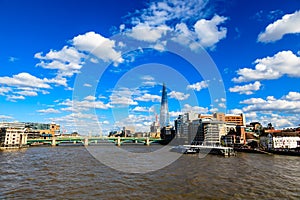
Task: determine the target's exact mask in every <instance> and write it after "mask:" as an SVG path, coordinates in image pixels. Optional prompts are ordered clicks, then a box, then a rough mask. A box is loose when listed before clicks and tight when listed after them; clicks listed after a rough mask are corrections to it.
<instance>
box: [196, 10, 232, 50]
mask: <svg viewBox="0 0 300 200" xmlns="http://www.w3.org/2000/svg"><path fill="white" fill-rule="evenodd" d="M226 20H227V18H226V17H222V16H219V15H215V16H214V17H213V18H212V19H211V20H206V19H200V20H198V21H197V22H196V24H195V25H194V29H195V33H196V34H197V38H198V39H199V43H200V45H202V46H204V47H213V46H214V45H215V44H216V43H218V42H219V41H220V40H221V39H224V38H225V37H226V33H227V29H226V28H225V27H220V28H219V27H218V25H220V24H222V23H224V22H225V21H226Z"/></svg>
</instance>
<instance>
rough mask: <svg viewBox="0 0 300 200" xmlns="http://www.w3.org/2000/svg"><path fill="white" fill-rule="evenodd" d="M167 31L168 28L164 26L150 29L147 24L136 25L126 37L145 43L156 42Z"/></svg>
mask: <svg viewBox="0 0 300 200" xmlns="http://www.w3.org/2000/svg"><path fill="white" fill-rule="evenodd" d="M168 30H170V28H169V27H168V26H166V25H160V26H156V27H151V26H150V25H149V24H138V25H136V26H135V27H133V28H132V29H131V30H130V31H129V32H128V33H127V35H128V36H130V37H132V38H134V39H137V40H141V41H145V42H157V41H158V40H159V39H160V38H161V37H162V36H163V35H166V33H167V31H168Z"/></svg>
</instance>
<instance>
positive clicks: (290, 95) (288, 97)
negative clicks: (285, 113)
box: [284, 92, 300, 101]
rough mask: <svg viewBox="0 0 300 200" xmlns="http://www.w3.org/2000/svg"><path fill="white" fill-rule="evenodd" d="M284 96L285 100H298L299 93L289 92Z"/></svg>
mask: <svg viewBox="0 0 300 200" xmlns="http://www.w3.org/2000/svg"><path fill="white" fill-rule="evenodd" d="M284 98H285V99H286V100H290V101H300V93H299V92H289V93H288V94H287V95H286V96H285V97H284Z"/></svg>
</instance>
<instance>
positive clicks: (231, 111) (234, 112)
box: [228, 108, 243, 115]
mask: <svg viewBox="0 0 300 200" xmlns="http://www.w3.org/2000/svg"><path fill="white" fill-rule="evenodd" d="M228 113H229V114H235V115H236V114H241V113H243V111H242V110H241V109H238V108H235V109H232V110H229V111H228Z"/></svg>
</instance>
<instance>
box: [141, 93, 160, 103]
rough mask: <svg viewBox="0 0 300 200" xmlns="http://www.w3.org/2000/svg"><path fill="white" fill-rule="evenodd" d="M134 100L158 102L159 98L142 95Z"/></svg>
mask: <svg viewBox="0 0 300 200" xmlns="http://www.w3.org/2000/svg"><path fill="white" fill-rule="evenodd" d="M135 100H137V101H146V102H148V101H152V102H160V100H161V97H160V96H158V95H154V94H144V95H142V96H139V97H136V98H135Z"/></svg>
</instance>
